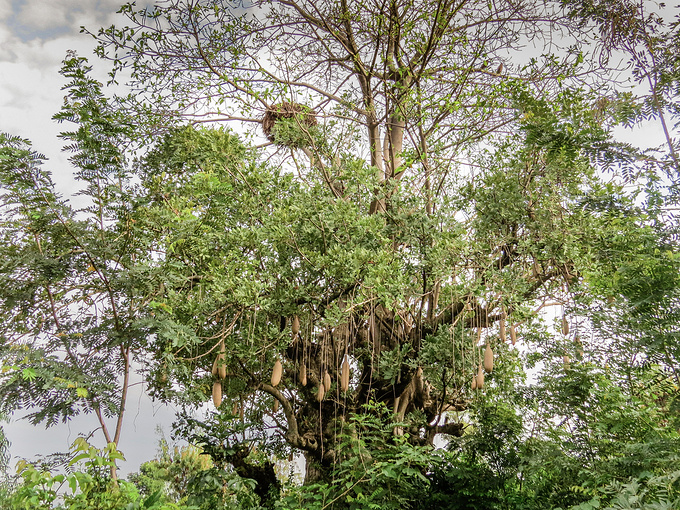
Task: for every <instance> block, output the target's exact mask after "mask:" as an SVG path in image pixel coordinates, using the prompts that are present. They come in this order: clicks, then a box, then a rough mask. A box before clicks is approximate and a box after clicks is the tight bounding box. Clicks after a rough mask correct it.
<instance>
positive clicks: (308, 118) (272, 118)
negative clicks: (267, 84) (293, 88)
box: [262, 101, 317, 145]
mask: <svg viewBox="0 0 680 510" xmlns="http://www.w3.org/2000/svg"><path fill="white" fill-rule="evenodd" d="M284 119H295V121H296V123H297V125H298V126H299V128H300V130H301V131H303V132H306V131H307V130H308V129H309V128H312V127H314V126H316V125H317V121H316V112H315V111H314V110H312V109H311V108H309V107H308V106H305V105H301V104H298V103H291V102H288V101H284V102H282V103H278V104H275V105H272V106H269V107H268V108H267V111H266V112H265V114H264V117H263V118H262V130H263V131H264V134H265V135H266V136H267V139H268V140H269V141H270V142H274V143H280V144H281V143H283V144H284V145H290V144H291V143H290V142H291V141H288V143H286V142H284V141H283V140H281V136H280V135H281V133H277V126H276V125H277V123H279V121H281V120H284ZM296 138H297V137H296Z"/></svg>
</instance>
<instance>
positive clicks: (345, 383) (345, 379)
mask: <svg viewBox="0 0 680 510" xmlns="http://www.w3.org/2000/svg"><path fill="white" fill-rule="evenodd" d="M348 389H349V361H348V360H347V355H345V359H344V361H343V362H342V375H341V376H340V391H342V392H345V391H347V390H348Z"/></svg>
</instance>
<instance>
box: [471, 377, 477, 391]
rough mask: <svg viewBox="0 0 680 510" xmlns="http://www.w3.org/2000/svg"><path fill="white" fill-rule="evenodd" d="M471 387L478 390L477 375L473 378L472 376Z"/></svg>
mask: <svg viewBox="0 0 680 510" xmlns="http://www.w3.org/2000/svg"><path fill="white" fill-rule="evenodd" d="M470 387H471V388H472V389H473V390H476V389H477V376H476V375H473V376H472V384H471V385H470Z"/></svg>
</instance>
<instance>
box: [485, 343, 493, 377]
mask: <svg viewBox="0 0 680 510" xmlns="http://www.w3.org/2000/svg"><path fill="white" fill-rule="evenodd" d="M484 370H486V371H487V372H489V373H491V372H493V349H491V344H486V349H484Z"/></svg>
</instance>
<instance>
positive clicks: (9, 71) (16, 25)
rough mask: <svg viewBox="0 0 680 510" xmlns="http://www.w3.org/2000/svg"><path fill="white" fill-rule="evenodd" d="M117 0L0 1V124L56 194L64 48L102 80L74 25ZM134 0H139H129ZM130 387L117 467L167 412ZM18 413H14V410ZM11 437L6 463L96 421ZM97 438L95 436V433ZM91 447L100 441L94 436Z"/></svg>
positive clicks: (106, 11)
mask: <svg viewBox="0 0 680 510" xmlns="http://www.w3.org/2000/svg"><path fill="white" fill-rule="evenodd" d="M121 3H122V0H0V131H2V132H6V133H10V134H12V135H16V136H21V137H22V138H28V139H30V140H31V141H32V142H33V148H34V149H35V150H37V151H38V152H42V153H43V154H45V155H46V156H47V157H48V158H49V161H48V163H47V168H48V169H49V170H51V171H52V172H53V176H54V180H55V184H56V186H57V187H58V188H59V191H61V192H62V193H63V194H64V195H66V196H68V195H70V194H72V193H73V192H74V191H75V190H76V188H75V186H76V184H75V182H74V181H73V180H72V178H71V175H72V172H71V170H70V168H69V164H68V162H67V156H66V155H65V154H62V153H61V142H60V140H59V139H58V138H57V134H58V133H59V131H61V130H63V129H65V126H60V125H58V124H56V123H55V122H54V121H52V120H51V118H52V116H53V115H54V114H55V113H57V112H58V111H59V109H60V107H61V104H62V102H63V95H64V94H63V91H62V90H61V87H62V86H63V85H64V80H63V78H62V76H61V75H60V74H59V69H60V67H61V61H62V60H63V59H64V57H65V56H66V52H67V50H76V51H77V52H78V54H79V55H82V56H86V57H88V58H90V61H91V64H93V65H94V67H95V69H94V76H95V77H97V78H98V79H100V80H105V79H106V72H107V71H108V68H107V66H106V63H105V62H98V61H97V60H96V57H94V55H93V54H92V51H93V49H94V41H93V40H92V38H91V37H90V36H87V35H85V34H80V27H81V26H86V27H88V28H89V29H90V30H92V31H96V30H97V29H98V28H99V27H101V26H109V25H111V24H112V23H114V21H116V20H117V19H118V18H117V17H116V15H115V12H116V11H117V10H118V7H119V6H120V4H121ZM137 3H138V4H141V3H143V2H137ZM141 389H142V388H141V385H138V386H135V387H134V391H133V394H132V395H131V398H130V400H129V405H128V409H127V419H126V423H125V428H124V430H123V435H122V437H121V442H120V448H121V450H122V451H123V453H124V454H125V455H126V457H127V459H128V462H127V463H125V465H123V466H122V469H123V472H128V471H135V470H137V468H138V466H139V464H140V463H141V462H142V461H144V460H148V459H151V458H152V457H153V456H154V454H155V452H156V444H157V442H158V436H157V435H156V433H155V428H156V425H157V424H160V425H162V426H163V427H164V429H165V432H166V435H167V436H168V438H169V433H170V425H171V423H172V420H173V417H174V413H173V412H172V411H170V410H168V409H166V408H163V407H162V406H159V405H158V404H157V403H152V402H151V401H150V400H149V399H148V398H146V397H145V396H143V395H142V392H141ZM17 414H19V415H20V414H21V413H17ZM2 426H3V428H4V429H5V433H6V434H7V436H8V438H9V439H10V441H11V442H12V447H11V454H12V455H13V460H12V464H11V466H12V467H13V466H14V463H15V462H16V460H17V458H19V457H22V458H29V459H30V458H32V457H33V456H35V455H38V454H43V455H46V454H50V453H54V452H56V451H67V450H68V447H69V445H70V444H71V443H72V442H73V440H74V439H75V438H76V437H77V436H78V434H79V433H82V432H89V431H91V430H93V429H94V428H96V427H97V422H96V419H95V418H94V417H85V418H83V419H77V420H74V421H72V422H71V423H70V424H68V425H63V426H59V427H53V428H51V429H49V430H47V431H45V430H44V429H42V428H34V427H32V426H31V425H29V424H28V423H27V422H26V421H25V420H24V421H21V420H19V421H17V420H16V417H15V418H13V420H12V423H10V424H7V423H5V424H2ZM95 437H97V436H95ZM98 446H102V444H101V440H100V443H99V444H98Z"/></svg>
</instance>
